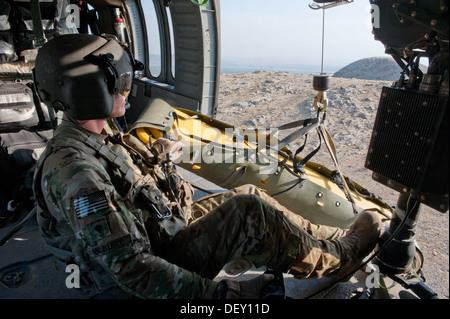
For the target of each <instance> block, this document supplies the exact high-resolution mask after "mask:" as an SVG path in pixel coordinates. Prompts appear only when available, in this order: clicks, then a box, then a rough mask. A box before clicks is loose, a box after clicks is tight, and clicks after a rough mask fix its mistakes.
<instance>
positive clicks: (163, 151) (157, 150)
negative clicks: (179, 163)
mask: <svg viewBox="0 0 450 319" xmlns="http://www.w3.org/2000/svg"><path fill="white" fill-rule="evenodd" d="M151 151H152V153H153V154H154V155H155V156H157V157H158V159H159V160H163V161H164V160H167V159H169V160H171V161H175V160H176V159H178V158H179V157H180V156H181V155H182V154H183V143H182V142H180V141H171V140H169V139H166V138H163V137H160V138H158V139H157V140H156V141H155V142H154V143H153V145H152V148H151ZM167 156H169V158H167Z"/></svg>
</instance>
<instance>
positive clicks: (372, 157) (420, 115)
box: [365, 87, 449, 212]
mask: <svg viewBox="0 0 450 319" xmlns="http://www.w3.org/2000/svg"><path fill="white" fill-rule="evenodd" d="M448 104H449V100H448V96H440V95H433V94H427V93H423V92H419V91H409V90H405V89H401V88H395V87H384V88H383V90H382V94H381V98H380V103H379V106H378V112H377V116H376V119H375V125H374V128H373V131H372V137H371V141H370V145H369V149H368V154H367V158H366V163H365V167H366V168H367V169H369V170H371V171H372V172H373V174H372V178H373V179H374V180H375V181H377V182H379V183H381V184H383V185H386V186H388V187H390V188H392V189H394V190H396V191H399V192H401V193H411V192H412V191H414V192H415V193H416V194H418V200H419V201H420V202H421V203H423V204H425V205H427V206H430V207H432V208H434V209H436V210H438V211H440V212H446V211H448V201H449V199H448V196H449V195H448V194H449V192H448V188H449V187H448V186H449V141H448V139H449V114H448Z"/></svg>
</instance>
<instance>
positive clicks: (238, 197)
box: [159, 185, 346, 278]
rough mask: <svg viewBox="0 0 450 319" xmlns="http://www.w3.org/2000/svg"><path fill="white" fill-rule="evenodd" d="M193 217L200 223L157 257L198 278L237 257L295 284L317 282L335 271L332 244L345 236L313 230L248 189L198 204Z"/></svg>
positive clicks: (338, 250) (210, 274)
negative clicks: (305, 280)
mask: <svg viewBox="0 0 450 319" xmlns="http://www.w3.org/2000/svg"><path fill="white" fill-rule="evenodd" d="M192 211H193V215H194V216H196V217H199V216H202V217H200V218H197V219H195V220H193V221H192V222H190V223H189V225H188V226H187V227H185V228H184V229H182V230H181V231H180V232H179V233H178V234H177V235H176V236H175V237H174V239H173V240H172V241H171V242H170V244H169V245H167V246H165V247H164V248H163V249H162V250H160V252H159V255H160V256H161V257H162V258H165V259H166V260H168V261H169V262H172V263H174V264H176V265H178V266H181V267H183V268H185V269H188V270H190V271H194V272H196V273H198V274H200V275H202V276H203V277H206V278H214V277H215V276H216V275H217V274H218V273H219V271H220V270H221V269H222V268H223V267H224V265H225V264H226V263H227V262H229V261H231V260H233V259H235V258H239V257H244V258H245V259H247V260H248V261H250V262H251V263H253V264H254V265H255V266H256V267H261V266H267V267H268V268H271V269H278V270H281V271H283V272H287V273H292V274H293V275H294V276H296V277H297V278H308V277H321V276H324V275H327V274H329V273H331V272H333V271H335V270H337V269H338V268H339V266H340V262H341V260H340V259H341V248H340V246H339V244H338V242H337V241H336V239H338V238H340V237H342V236H344V235H345V233H346V231H344V230H342V229H338V228H334V227H327V226H321V225H314V224H312V223H310V222H309V221H308V220H306V219H303V218H302V217H301V216H299V215H297V214H294V213H292V212H291V211H289V210H288V209H286V208H285V207H283V206H282V205H280V204H279V203H278V202H277V201H276V200H275V199H273V198H271V197H270V196H269V195H267V194H266V193H265V192H264V191H263V190H261V189H259V188H257V187H255V186H253V185H244V186H241V187H238V188H235V189H233V190H230V191H227V192H224V193H219V194H214V195H210V196H207V197H205V198H202V199H200V200H198V201H196V202H194V205H193V207H192ZM292 266H294V267H292Z"/></svg>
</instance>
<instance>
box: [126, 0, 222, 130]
mask: <svg viewBox="0 0 450 319" xmlns="http://www.w3.org/2000/svg"><path fill="white" fill-rule="evenodd" d="M124 5H125V6H126V9H127V12H128V18H129V22H130V34H131V41H132V49H133V51H134V52H133V53H134V54H135V57H136V59H138V60H139V61H141V62H143V63H144V64H145V70H144V71H143V74H142V77H141V78H139V79H137V80H136V81H135V84H134V86H133V88H132V91H131V94H130V96H129V103H130V105H131V106H132V107H130V108H129V109H128V110H127V114H126V118H127V122H128V123H130V124H133V123H134V122H135V121H136V120H137V119H138V118H139V116H140V115H141V113H142V112H143V111H144V110H145V107H146V106H147V105H148V104H149V102H150V100H153V99H154V98H161V99H163V100H165V101H167V102H168V103H169V104H170V105H171V106H172V107H180V108H184V109H189V110H192V111H196V112H200V113H203V114H205V115H209V116H214V115H215V114H216V108H217V100H218V91H219V75H220V55H219V52H220V41H219V37H220V36H219V25H220V22H219V12H218V11H219V0H210V1H207V2H206V3H204V1H199V3H197V1H186V0H172V1H171V0H152V1H125V2H124Z"/></svg>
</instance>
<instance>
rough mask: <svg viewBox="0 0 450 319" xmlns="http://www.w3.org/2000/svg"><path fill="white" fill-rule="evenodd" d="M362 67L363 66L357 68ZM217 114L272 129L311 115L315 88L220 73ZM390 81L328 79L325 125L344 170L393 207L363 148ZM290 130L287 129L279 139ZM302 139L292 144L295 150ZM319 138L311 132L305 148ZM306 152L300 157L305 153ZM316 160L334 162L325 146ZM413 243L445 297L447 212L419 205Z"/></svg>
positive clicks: (305, 78) (297, 78) (303, 78)
mask: <svg viewBox="0 0 450 319" xmlns="http://www.w3.org/2000/svg"><path fill="white" fill-rule="evenodd" d="M360 71H361V70H360ZM220 80H221V83H220V87H221V89H220V95H219V107H218V113H217V118H218V119H219V120H222V121H224V122H228V123H230V124H233V125H235V126H236V127H239V128H246V127H256V128H270V127H272V128H275V127H278V126H280V125H282V124H286V123H289V122H292V121H295V120H299V119H304V118H308V117H312V116H313V115H314V107H313V101H314V97H315V96H316V94H317V92H315V91H314V90H313V88H312V76H310V75H304V74H293V73H287V72H261V71H257V72H253V73H242V74H222V76H221V79H220ZM390 84H391V82H390V81H373V80H357V79H354V78H349V79H346V78H337V77H333V78H332V79H331V87H330V89H329V90H328V92H327V95H328V100H329V103H328V107H327V124H326V125H327V128H328V131H329V132H330V134H331V136H332V138H333V140H334V143H335V145H336V148H337V152H338V156H339V161H340V164H341V167H342V170H343V173H344V174H345V175H347V176H349V177H350V178H352V179H353V180H354V181H355V182H357V183H359V184H360V185H362V186H364V187H366V188H367V189H368V190H369V191H371V192H373V193H375V194H377V195H378V196H380V197H382V198H383V199H384V200H385V201H386V202H387V203H389V204H390V205H392V206H395V205H396V202H397V198H398V193H397V192H395V191H393V190H391V189H390V188H387V187H385V186H383V185H381V184H379V183H376V182H374V181H373V180H372V177H371V176H372V173H371V172H370V171H369V170H367V169H366V168H364V163H365V158H366V154H367V148H368V145H369V141H370V136H371V132H372V128H373V123H374V121H375V116H376V112H377V108H378V100H379V96H380V92H381V88H382V87H383V86H384V85H390ZM290 132H291V131H285V132H283V133H282V134H281V138H282V137H283V136H286V134H288V133H290ZM301 143H302V141H298V142H297V143H292V145H290V148H291V150H293V151H295V150H296V149H297V148H298V147H299V145H301ZM318 143H319V141H318V138H317V136H316V135H315V134H310V137H309V138H308V147H309V149H310V150H311V149H313V148H315V147H317V145H318ZM307 152H308V150H305V151H304V153H302V154H301V156H304V154H307ZM312 160H313V161H314V162H317V163H321V164H323V165H325V166H327V167H329V168H331V169H334V164H333V162H332V161H331V159H330V155H329V154H328V152H327V151H326V148H325V147H322V149H321V150H320V151H319V153H318V154H317V155H316V156H315V157H313V159H312ZM417 242H418V244H419V246H420V247H421V249H422V251H423V253H424V255H425V258H426V260H425V265H424V272H425V276H426V278H427V283H428V284H429V285H430V286H431V287H432V289H434V290H435V291H436V292H438V293H439V295H440V297H441V298H448V297H449V214H448V213H447V214H441V213H438V212H437V211H434V210H432V209H430V208H428V207H423V210H422V213H421V218H420V220H419V226H418V232H417Z"/></svg>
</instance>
